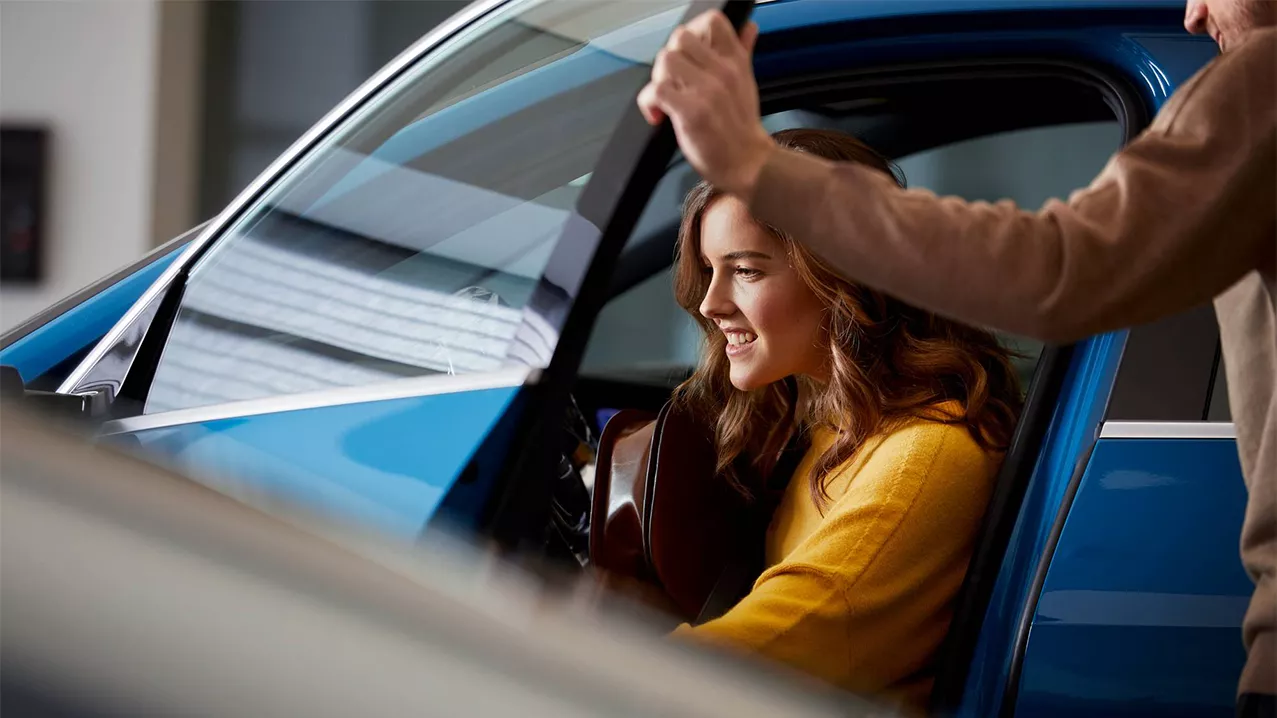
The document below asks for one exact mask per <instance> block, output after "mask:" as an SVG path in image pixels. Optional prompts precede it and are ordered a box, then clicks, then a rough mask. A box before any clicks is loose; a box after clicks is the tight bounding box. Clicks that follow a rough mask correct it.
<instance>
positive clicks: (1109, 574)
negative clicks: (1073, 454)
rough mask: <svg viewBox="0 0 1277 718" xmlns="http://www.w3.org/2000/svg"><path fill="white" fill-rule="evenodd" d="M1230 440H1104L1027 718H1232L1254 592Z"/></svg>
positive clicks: (1061, 553)
mask: <svg viewBox="0 0 1277 718" xmlns="http://www.w3.org/2000/svg"><path fill="white" fill-rule="evenodd" d="M1245 509H1246V488H1245V485H1244V484H1243V483H1242V477H1241V467H1240V465H1239V464H1238V460H1237V447H1236V444H1235V443H1234V442H1233V441H1225V440H1193V441H1189V440H1151V439H1141V440H1130V439H1127V440H1103V441H1101V442H1099V444H1098V445H1097V446H1096V448H1095V452H1094V455H1093V457H1092V459H1091V462H1090V464H1089V465H1088V467H1087V470H1086V473H1085V475H1084V476H1083V478H1082V484H1081V486H1080V487H1079V489H1078V493H1077V497H1076V498H1075V500H1074V502H1073V507H1072V510H1071V511H1070V512H1069V517H1068V521H1067V523H1066V524H1065V527H1064V532H1063V533H1062V534H1061V536H1060V542H1059V545H1058V547H1057V549H1056V552H1055V556H1054V558H1053V560H1052V562H1051V570H1050V573H1049V574H1048V575H1047V581H1046V584H1045V586H1044V588H1043V592H1042V596H1041V599H1040V600H1039V602H1038V606H1037V611H1036V613H1035V615H1034V618H1033V628H1032V632H1031V634H1030V641H1029V645H1028V651H1027V653H1026V655H1025V663H1024V674H1023V679H1022V683H1021V686H1020V700H1019V704H1018V707H1017V713H1018V714H1022V715H1033V716H1065V715H1070V716H1072V715H1108V716H1149V718H1153V717H1154V716H1157V717H1159V718H1168V717H1172V716H1189V715H1193V716H1219V717H1220V718H1226V717H1227V716H1231V715H1233V710H1234V708H1233V700H1234V692H1235V690H1236V685H1237V677H1238V675H1240V673H1241V669H1242V664H1243V663H1244V662H1245V653H1244V651H1243V649H1242V644H1241V622H1242V616H1243V615H1244V614H1245V612H1246V606H1247V604H1248V602H1249V598H1250V594H1251V591H1252V590H1253V589H1254V585H1253V584H1252V583H1251V582H1250V579H1249V578H1248V577H1247V575H1246V573H1245V571H1244V570H1243V569H1242V566H1241V562H1240V560H1239V558H1238V555H1237V536H1238V533H1239V532H1240V530H1241V523H1242V517H1243V515H1244V513H1245Z"/></svg>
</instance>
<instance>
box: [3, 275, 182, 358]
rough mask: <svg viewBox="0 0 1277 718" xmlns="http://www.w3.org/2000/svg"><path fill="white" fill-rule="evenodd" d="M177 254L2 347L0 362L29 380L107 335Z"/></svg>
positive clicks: (127, 278)
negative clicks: (16, 370) (15, 368)
mask: <svg viewBox="0 0 1277 718" xmlns="http://www.w3.org/2000/svg"><path fill="white" fill-rule="evenodd" d="M179 254H181V252H169V253H168V254H165V255H163V256H161V257H159V258H158V259H156V260H155V261H154V262H151V263H150V264H148V265H146V266H145V267H142V268H141V269H139V270H137V271H136V272H134V273H133V274H130V275H129V276H127V277H125V278H124V279H121V280H120V281H119V282H116V283H115V284H113V285H111V286H110V287H108V288H106V289H105V290H103V291H101V292H99V293H97V294H95V295H93V296H92V297H89V298H88V299H85V300H84V301H83V302H81V303H80V304H79V305H77V306H75V307H73V308H71V309H69V310H67V311H66V312H64V313H63V314H62V315H61V316H59V317H56V318H54V319H53V320H51V321H49V322H48V323H47V324H45V325H44V326H42V327H40V328H39V329H36V330H35V331H33V332H31V333H30V334H28V335H26V336H25V337H23V338H21V339H19V340H18V341H16V342H14V343H13V344H10V345H9V346H7V347H5V349H4V351H0V364H8V365H10V366H14V367H17V368H18V372H19V373H21V374H22V378H23V380H25V381H28V382H29V381H31V380H32V379H35V378H36V377H38V376H40V375H41V374H43V373H45V372H46V371H48V370H49V369H50V368H52V367H54V366H57V365H58V363H60V362H61V361H62V360H63V359H66V358H67V357H69V356H71V355H72V354H75V353H76V352H78V351H80V350H81V349H83V348H85V347H87V346H89V345H90V344H92V343H93V342H95V341H97V340H98V339H99V338H101V337H102V335H104V334H106V333H107V331H108V330H109V329H110V328H111V327H112V326H113V325H114V324H115V322H116V321H117V320H119V318H120V317H122V316H124V313H125V312H127V311H128V310H129V307H131V306H133V304H134V302H136V301H137V300H138V298H139V297H141V296H142V294H143V293H144V292H146V290H147V288H148V287H150V286H151V284H152V283H153V282H154V281H155V280H156V279H157V278H158V277H159V276H160V274H161V273H163V272H164V270H165V269H167V268H168V266H169V264H170V263H172V261H173V260H174V259H175V258H176V257H177V256H178V255H179Z"/></svg>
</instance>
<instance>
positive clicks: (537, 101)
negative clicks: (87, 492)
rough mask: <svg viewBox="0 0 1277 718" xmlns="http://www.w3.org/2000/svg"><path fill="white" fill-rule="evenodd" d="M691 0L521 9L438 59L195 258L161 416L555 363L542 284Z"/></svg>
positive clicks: (159, 404)
mask: <svg viewBox="0 0 1277 718" xmlns="http://www.w3.org/2000/svg"><path fill="white" fill-rule="evenodd" d="M685 9H686V3H680V2H659V1H658V2H652V1H645V2H639V3H636V2H632V1H629V0H620V1H618V2H581V1H580V0H565V1H562V2H515V3H512V4H509V5H507V6H506V7H504V8H502V9H500V10H498V11H496V13H494V14H491V15H489V16H487V17H485V18H484V19H483V20H481V21H479V22H477V23H476V24H475V25H473V26H471V27H470V28H468V29H466V30H464V31H462V32H461V33H460V34H459V35H457V36H455V37H454V38H452V39H451V40H449V41H448V42H447V43H445V44H444V45H443V46H441V47H439V48H438V49H437V50H435V51H434V52H432V53H431V54H430V55H428V56H426V57H425V58H423V59H421V60H418V61H417V62H416V64H415V65H412V66H410V67H409V68H408V69H407V70H406V71H404V72H403V73H402V75H401V76H400V77H399V78H398V79H397V80H395V81H393V82H392V83H391V85H390V86H389V87H387V88H386V89H385V90H383V91H382V92H380V93H379V94H378V95H377V96H375V97H374V99H372V100H371V101H369V102H367V103H365V106H364V107H363V108H362V109H361V110H360V111H358V112H357V113H355V114H354V116H352V117H351V118H349V119H348V120H346V121H345V122H344V123H343V124H342V125H341V126H340V127H339V128H338V129H337V130H336V131H335V132H333V133H332V134H331V135H330V136H329V138H328V139H326V140H325V141H324V142H323V144H322V145H321V146H319V147H318V148H317V149H316V150H314V151H312V152H311V153H310V154H309V155H308V156H307V157H306V159H304V160H303V161H302V162H300V163H299V164H298V165H297V166H296V167H295V168H293V169H292V170H291V171H290V172H289V174H288V175H287V176H286V178H285V179H284V180H283V181H282V182H280V183H279V184H278V185H277V186H276V187H275V188H274V189H273V190H271V191H270V192H268V193H267V194H266V195H265V196H264V197H263V198H262V199H261V200H259V201H258V202H257V203H256V204H255V205H254V206H252V207H251V208H250V209H249V210H248V211H246V212H245V213H244V214H243V215H242V218H241V219H240V220H238V221H237V222H236V223H235V224H234V225H232V226H231V227H230V228H229V229H228V230H227V231H226V232H225V233H224V234H223V235H222V236H221V237H220V238H219V239H218V240H217V244H216V245H215V246H214V247H213V248H212V249H211V251H209V252H208V253H207V255H206V256H204V257H203V258H202V259H201V260H200V261H199V262H198V263H197V264H196V266H194V267H193V269H192V270H191V272H190V275H189V278H188V280H187V283H186V286H185V288H184V292H183V295H182V298H181V303H180V307H179V310H178V315H177V318H176V321H175V323H174V325H173V327H172V330H171V332H170V335H169V338H168V341H167V344H166V346H165V347H164V350H163V353H162V356H161V359H160V362H159V365H158V367H157V370H156V374H155V379H154V382H153V384H152V386H151V388H150V391H149V393H148V397H147V401H146V405H145V409H144V411H145V413H155V412H162V411H171V410H175V409H182V408H189V407H195V406H204V405H210V404H216V403H222V402H228V401H236V400H245V399H254V398H261V397H266V396H273V395H283V394H293V393H298V392H305V391H314V390H320V389H325V388H331V387H337V386H351V385H359V384H367V383H373V382H381V381H386V380H392V379H396V378H401V377H410V376H421V375H428V374H464V373H474V372H488V371H496V370H500V369H505V368H511V367H528V366H531V367H540V366H544V365H546V364H547V363H548V361H549V359H550V356H551V354H552V353H553V350H554V346H555V343H556V341H557V337H558V330H559V326H558V320H557V319H556V317H561V316H562V314H563V312H564V311H565V308H564V307H557V308H553V311H546V310H545V308H544V307H537V308H536V310H535V311H533V309H532V307H530V306H529V300H530V298H531V297H532V294H533V289H534V288H536V287H537V286H538V284H541V285H542V289H543V290H544V286H545V284H546V282H547V281H549V282H550V283H551V284H553V280H554V278H553V277H546V276H545V273H546V265H547V262H548V261H549V259H550V255H551V251H552V250H553V249H554V247H555V245H556V243H557V241H558V239H559V238H560V236H561V234H562V233H563V230H564V228H565V226H567V225H568V224H569V223H570V222H571V223H572V225H573V227H574V229H573V232H575V233H577V234H578V235H579V234H580V231H581V224H582V223H585V224H586V225H588V222H586V220H584V218H582V217H581V216H580V215H579V214H578V213H577V212H576V203H577V200H578V197H579V196H580V194H581V192H582V190H583V188H584V187H585V186H586V184H587V183H588V181H589V178H590V175H591V172H592V171H593V169H594V166H595V164H596V163H597V162H598V160H599V158H600V155H601V154H602V152H603V149H604V146H605V144H606V143H607V141H608V139H609V138H610V136H611V133H612V131H613V129H614V127H615V126H616V124H617V122H618V120H619V119H620V118H621V117H622V113H624V112H626V111H627V110H632V106H633V102H634V97H635V95H636V94H637V93H638V90H639V89H640V88H641V87H642V85H643V83H644V82H645V81H646V79H647V77H648V76H649V73H650V65H651V62H652V59H653V57H654V56H655V54H656V51H657V50H658V49H659V47H660V46H661V44H662V43H663V41H664V40H665V38H666V37H667V36H668V34H669V32H670V31H671V30H672V29H673V28H674V26H675V25H677V23H678V21H679V20H680V19H681V18H682V16H683V13H684V11H685ZM590 229H591V227H589V226H587V227H586V231H587V233H588V231H589V230H590ZM593 231H594V232H595V235H596V236H597V232H598V229H597V228H593ZM569 295H570V292H564V293H563V297H564V301H567V297H568V296H569Z"/></svg>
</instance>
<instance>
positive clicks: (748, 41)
mask: <svg viewBox="0 0 1277 718" xmlns="http://www.w3.org/2000/svg"><path fill="white" fill-rule="evenodd" d="M757 41H758V23H756V22H754V21H753V20H750V21H749V22H747V23H745V27H743V28H741V30H740V43H741V45H744V46H745V54H746V55H753V54H754V43H755V42H757Z"/></svg>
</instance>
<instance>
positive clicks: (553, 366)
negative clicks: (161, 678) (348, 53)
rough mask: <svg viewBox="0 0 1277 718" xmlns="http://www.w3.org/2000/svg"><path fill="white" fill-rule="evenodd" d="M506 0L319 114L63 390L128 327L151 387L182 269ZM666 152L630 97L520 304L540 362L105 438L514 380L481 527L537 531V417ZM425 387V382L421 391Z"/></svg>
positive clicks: (557, 385) (122, 422) (251, 405)
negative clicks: (537, 325) (546, 328)
mask: <svg viewBox="0 0 1277 718" xmlns="http://www.w3.org/2000/svg"><path fill="white" fill-rule="evenodd" d="M509 1H510V0H481V1H480V2H477V3H475V4H474V5H471V6H470V7H468V8H466V10H463V11H462V12H461V13H460V14H458V15H456V16H454V17H453V18H452V19H450V20H449V21H447V22H446V23H444V25H442V26H440V27H439V28H436V30H435V31H433V32H431V33H430V34H428V35H427V36H425V37H424V38H422V40H420V41H419V42H418V43H416V44H414V46H413V47H412V48H410V49H409V50H408V51H406V52H405V53H403V54H402V55H400V56H399V57H398V58H396V59H395V60H393V61H392V62H391V63H390V64H389V65H387V67H385V68H383V69H382V70H381V71H380V72H378V73H377V74H376V75H374V76H373V78H371V79H370V80H369V81H368V82H366V83H365V84H364V85H363V86H361V87H360V89H358V90H356V91H355V93H353V94H352V95H351V96H350V97H348V98H347V99H346V100H345V101H343V102H342V103H341V104H340V105H338V107H337V108H335V109H334V110H333V111H331V112H330V113H329V114H328V115H326V116H325V117H324V119H322V120H321V121H320V122H319V123H318V124H317V125H316V126H315V127H313V128H312V129H311V130H310V131H309V132H307V134H306V135H304V136H303V137H302V138H301V139H300V140H298V141H297V142H296V143H295V144H294V145H293V147H291V148H290V149H289V150H288V151H287V152H286V153H285V154H284V155H282V156H281V157H280V158H279V159H277V160H276V161H275V162H274V163H272V165H271V166H270V167H269V168H268V169H267V170H266V171H265V172H263V173H262V175H261V176H259V177H258V178H257V180H255V181H254V183H253V184H252V185H250V186H249V187H248V188H247V189H246V190H244V192H242V193H241V194H240V195H239V196H238V197H237V198H236V199H235V200H234V201H233V202H232V203H231V205H230V206H228V207H227V208H226V210H224V211H223V212H222V213H220V214H219V215H218V216H217V217H216V218H215V219H214V220H213V221H212V222H210V223H209V225H208V226H207V227H206V228H205V229H204V230H203V231H202V232H201V233H200V235H199V236H198V237H197V238H196V239H195V240H194V241H192V243H191V244H190V246H188V247H187V248H186V250H185V251H184V253H183V254H182V255H181V256H180V257H179V258H178V259H177V260H176V261H175V262H174V264H173V266H171V267H169V268H168V269H167V270H166V271H165V273H164V274H163V275H161V276H160V278H159V279H158V280H157V281H156V282H155V283H154V284H153V285H152V286H151V287H150V288H149V289H148V291H147V292H146V293H145V294H144V295H143V296H142V297H141V298H140V299H139V300H138V301H137V302H136V303H135V304H134V305H133V307H132V308H131V309H130V311H129V312H127V313H126V314H125V315H124V317H122V318H121V320H120V321H119V322H118V323H117V324H116V325H115V327H113V328H112V331H111V332H109V333H108V334H107V336H106V337H104V339H103V340H102V341H101V342H100V343H99V344H98V345H97V346H96V347H95V348H94V350H93V351H92V352H91V353H90V354H89V356H88V357H86V359H85V361H84V362H82V363H81V365H80V366H79V367H77V370H76V371H75V372H74V373H72V375H70V376H69V377H68V378H67V380H66V381H65V382H64V383H63V385H62V387H60V391H62V392H64V393H72V392H75V391H76V390H77V385H78V384H79V382H81V381H83V380H84V379H85V377H86V376H89V375H90V372H91V371H92V369H93V367H95V366H96V365H97V363H98V362H100V361H102V360H103V358H104V357H105V356H107V353H108V352H109V351H110V350H111V348H112V346H113V345H115V344H116V343H117V342H120V341H122V340H128V339H129V336H130V335H129V333H130V332H132V333H133V335H136V336H135V337H134V338H133V339H132V340H131V343H130V341H126V343H128V344H129V346H130V347H131V350H132V355H131V356H130V357H129V358H128V360H127V362H121V365H122V367H123V369H122V372H123V373H124V374H125V376H124V377H123V378H122V379H121V380H120V382H119V384H118V385H117V390H118V391H119V393H120V394H127V393H129V392H125V391H123V389H124V388H126V387H128V386H130V385H131V382H138V383H143V382H149V381H150V379H151V377H152V376H153V374H154V369H155V364H156V363H157V362H158V359H159V356H160V354H161V353H162V350H163V347H164V344H165V341H166V339H167V336H168V332H169V330H170V329H171V327H172V323H173V320H174V319H175V317H176V313H177V310H178V308H179V306H180V303H181V295H182V291H183V288H184V283H185V280H186V276H187V274H188V273H189V272H190V270H191V269H192V268H193V267H194V266H195V265H196V263H197V262H198V261H199V260H200V258H201V257H203V256H204V255H205V253H206V252H208V251H209V250H211V249H212V248H213V247H214V246H216V245H217V243H218V242H219V241H221V240H223V239H225V238H226V232H227V231H228V229H229V228H230V227H232V226H234V224H235V222H237V221H238V220H239V219H240V218H241V217H242V216H243V215H244V213H245V212H247V211H249V210H250V209H251V208H252V207H253V206H255V205H256V203H257V202H258V201H259V200H260V199H261V198H262V197H263V196H265V194H266V193H267V192H269V191H270V190H271V189H272V188H273V187H275V186H276V185H277V184H278V183H279V182H281V181H283V180H284V178H285V177H286V176H287V175H288V173H289V172H290V171H291V170H292V169H293V168H294V167H295V166H297V164H298V163H299V162H301V161H303V160H304V158H306V157H308V156H309V152H310V151H311V150H313V149H314V148H316V147H319V146H320V145H321V144H322V143H323V142H324V140H325V138H327V137H328V136H330V134H331V133H332V132H333V131H335V130H336V129H337V128H339V127H341V126H342V125H343V123H344V122H345V121H346V120H347V119H348V118H350V117H351V116H352V115H353V114H354V113H356V112H360V111H362V110H363V109H364V108H366V106H367V105H368V103H370V102H375V101H376V98H377V97H378V93H380V92H381V91H382V90H383V89H385V88H387V87H389V86H390V85H391V84H392V83H394V82H396V81H397V80H398V79H399V78H400V77H401V76H402V75H403V73H405V72H407V71H409V70H410V68H412V67H414V66H415V65H416V64H417V63H418V62H420V61H422V60H423V59H425V58H426V56H427V55H428V54H429V53H430V52H431V51H433V50H434V49H435V48H436V47H439V46H441V45H442V44H444V43H445V42H447V41H448V40H449V39H451V38H452V37H454V36H455V35H457V34H458V33H462V32H465V31H466V30H467V28H469V27H471V26H472V25H473V24H474V23H476V22H479V21H481V20H482V19H483V18H484V17H487V16H488V15H489V14H491V13H493V12H496V11H497V10H498V9H500V8H502V7H504V6H506V5H507V3H508V2H509ZM708 9H721V10H723V12H724V13H725V14H726V15H727V17H728V18H729V19H730V20H731V21H732V22H733V23H734V24H735V25H737V26H739V25H740V24H742V23H743V22H744V20H745V19H746V18H747V17H748V16H749V14H750V12H751V11H752V3H750V2H747V1H746V0H692V2H690V3H688V5H687V7H686V8H685V10H684V19H685V20H686V19H688V18H690V17H692V16H693V15H696V14H699V13H701V12H703V11H705V10H708ZM675 148H676V143H675V141H674V136H673V131H672V129H671V128H670V126H669V123H668V122H665V123H663V124H662V125H661V126H658V127H652V126H651V125H650V124H648V123H647V122H646V120H645V119H644V118H643V117H642V115H641V113H640V112H639V110H638V107H637V103H635V102H630V103H628V106H627V108H626V110H625V112H624V113H623V114H622V116H621V117H620V119H619V120H618V121H617V123H616V125H615V126H614V128H613V130H612V132H611V134H610V137H609V139H608V141H607V143H606V144H605V146H604V149H603V152H602V154H601V156H600V158H599V160H598V161H597V162H596V164H595V166H594V169H593V172H592V173H591V176H590V179H589V181H588V182H587V183H586V185H585V187H584V189H583V191H582V194H581V195H580V197H579V198H578V200H577V202H576V205H575V212H574V213H573V214H572V215H571V217H570V218H569V220H568V222H567V223H566V225H565V226H564V227H563V229H562V230H561V231H560V234H559V238H558V240H557V241H556V243H555V245H554V248H553V250H552V251H551V256H550V259H549V263H548V265H547V267H546V269H545V271H544V273H543V274H542V276H541V277H540V278H539V279H538V281H537V285H536V288H535V289H534V291H533V294H532V297H531V298H530V300H529V303H528V310H529V311H525V319H524V327H523V329H527V328H528V322H529V315H535V314H539V313H540V312H555V311H557V312H559V313H561V314H562V317H561V323H560V324H557V325H556V326H552V328H554V329H557V337H556V339H557V341H556V342H555V343H554V348H553V352H552V354H551V355H550V357H549V360H548V363H547V365H546V366H545V367H544V368H539V369H538V368H531V369H525V370H513V369H512V370H503V371H498V372H485V373H483V374H476V375H463V376H458V377H424V378H419V379H405V380H398V381H397V382H394V384H395V385H396V386H395V387H394V388H390V387H388V386H387V387H379V388H378V390H373V391H372V394H370V393H369V390H368V389H366V388H363V387H352V388H350V389H337V390H327V391H324V392H314V393H311V394H308V395H304V396H301V395H299V396H297V397H265V398H263V399H260V400H251V401H247V402H239V403H237V404H235V405H213V406H209V407H197V408H193V409H189V410H179V411H175V412H165V413H163V414H153V415H141V414H129V415H126V416H115V417H112V420H110V421H108V422H107V423H106V424H105V425H104V426H103V427H102V432H101V433H102V435H104V436H114V435H117V434H127V433H130V432H133V431H139V430H144V429H151V428H160V427H163V426H170V425H176V424H189V423H194V422H199V421H206V420H214V419H226V418H234V417H237V416H241V415H254V414H262V413H276V412H278V411H282V410H289V409H299V408H319V407H326V406H330V405H334V404H339V403H345V402H351V401H370V400H377V399H390V398H407V397H411V396H422V395H424V394H427V393H437V392H444V393H453V392H458V391H469V390H474V389H483V388H497V387H501V388H506V387H509V388H519V387H521V391H520V394H521V395H520V396H519V397H518V406H519V407H520V408H521V411H520V413H521V418H519V420H518V421H517V423H516V424H515V425H513V426H510V425H509V423H510V422H508V421H507V420H506V419H502V421H501V422H500V423H501V426H502V430H501V433H503V434H504V436H503V437H502V438H501V441H500V442H498V443H503V442H504V443H509V442H510V440H511V437H513V440H514V441H513V444H512V445H511V451H510V452H509V456H508V457H507V461H505V462H504V463H503V465H502V467H501V469H500V471H499V472H498V477H497V478H496V480H495V485H493V486H492V489H493V491H492V492H491V493H490V494H489V496H490V497H493V498H495V499H497V500H496V501H490V502H489V503H488V506H486V507H485V509H484V512H483V516H482V520H481V521H480V522H479V524H478V526H479V528H482V529H484V530H487V531H488V532H489V533H491V534H492V535H493V536H494V537H496V538H497V540H499V541H502V542H504V543H506V544H508V545H516V544H518V543H519V542H520V540H521V539H522V538H526V537H529V536H532V535H534V534H535V527H536V526H537V525H539V524H543V523H544V521H545V517H546V516H547V515H548V512H549V507H550V486H551V481H552V479H553V472H552V469H553V466H554V464H555V463H557V460H558V456H557V455H555V454H553V452H550V451H548V447H552V446H553V445H554V443H555V442H553V441H551V438H552V437H551V436H550V433H549V432H552V431H554V430H557V429H558V423H557V422H547V421H544V416H547V415H548V416H557V415H562V414H563V412H564V411H565V410H566V408H567V404H568V401H569V395H568V391H569V389H570V387H571V384H572V381H573V379H574V378H575V374H576V371H577V368H578V367H579V364H580V360H581V357H582V354H583V351H584V347H585V344H586V340H587V339H588V336H589V331H590V328H591V327H592V324H593V321H594V319H595V318H596V316H597V314H598V310H599V308H601V306H602V303H603V298H604V296H605V293H606V289H607V284H608V281H609V280H610V277H611V275H612V272H613V268H614V265H615V262H616V258H617V256H618V255H619V254H620V249H621V247H622V246H623V245H624V241H625V239H626V238H627V237H628V235H629V233H630V231H631V230H632V229H633V225H634V223H635V222H636V221H637V219H638V216H639V214H640V212H641V210H642V208H643V206H645V204H646V203H647V199H648V196H649V195H650V194H651V191H652V189H653V188H654V186H655V184H656V182H657V181H658V180H659V178H660V176H661V175H662V174H663V171H664V168H665V166H666V165H667V164H668V162H669V159H670V158H671V157H672V155H673V153H674V151H675ZM546 316H549V315H548V314H547V315H546ZM426 384H429V385H430V386H429V387H426V386H425V385H426ZM436 385H437V386H436ZM373 395H375V396H373ZM237 412H238V413H237Z"/></svg>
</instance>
